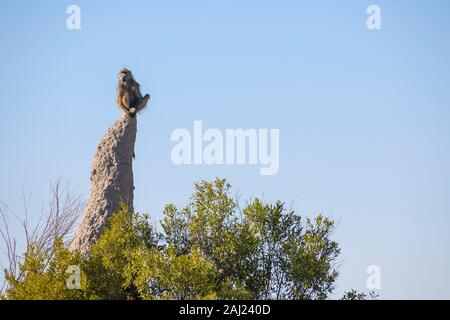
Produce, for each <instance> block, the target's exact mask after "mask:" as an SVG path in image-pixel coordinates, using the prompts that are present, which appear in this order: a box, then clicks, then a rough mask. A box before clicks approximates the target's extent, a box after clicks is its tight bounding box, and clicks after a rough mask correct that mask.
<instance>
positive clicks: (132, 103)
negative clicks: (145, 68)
mask: <svg viewBox="0 0 450 320" xmlns="http://www.w3.org/2000/svg"><path fill="white" fill-rule="evenodd" d="M149 99H150V95H149V94H146V95H145V96H142V95H141V90H140V89H139V83H137V82H136V80H134V78H133V74H132V73H131V71H130V70H128V69H127V68H122V69H121V70H120V72H119V85H118V86H117V105H118V106H119V108H120V109H122V110H123V111H125V112H126V113H127V114H129V115H131V116H134V115H135V114H136V113H138V112H139V111H141V110H142V109H144V108H145V106H146V105H147V102H148V100H149Z"/></svg>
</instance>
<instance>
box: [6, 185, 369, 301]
mask: <svg viewBox="0 0 450 320" xmlns="http://www.w3.org/2000/svg"><path fill="white" fill-rule="evenodd" d="M230 188H231V186H230V185H229V184H228V183H227V181H226V180H225V179H219V178H217V179H216V180H214V181H212V182H208V181H201V182H199V183H196V184H195V192H194V193H193V195H192V196H191V198H190V200H189V203H188V205H186V206H185V207H182V208H178V207H176V206H175V205H173V204H168V205H167V206H166V207H165V210H164V212H163V218H162V220H161V228H157V227H154V226H153V225H152V224H151V223H150V217H149V215H146V214H142V215H140V214H138V213H135V212H130V211H129V210H128V208H126V207H125V206H122V209H121V210H120V211H118V212H116V213H115V214H114V215H112V216H111V217H110V219H109V223H108V227H107V228H105V230H104V231H103V233H102V235H101V237H100V238H99V240H98V241H97V242H96V243H95V244H94V245H92V247H91V253H90V256H88V257H83V256H81V255H79V254H77V253H74V252H70V251H69V250H68V248H67V247H66V246H65V245H64V244H63V242H62V241H61V239H58V238H55V241H54V246H53V250H50V251H49V250H46V251H43V250H41V248H40V247H39V245H37V244H30V245H29V246H28V249H27V251H26V253H25V254H24V256H23V259H22V260H21V262H20V266H19V272H18V273H17V274H10V273H8V272H6V280H7V284H8V288H7V290H6V292H5V295H4V297H3V298H5V299H326V298H328V297H329V295H330V294H331V293H332V292H333V290H334V285H335V281H336V279H337V277H338V270H337V267H336V262H337V258H338V256H339V253H340V248H339V245H338V243H337V242H335V241H334V240H332V233H333V230H334V227H335V223H334V221H333V220H331V219H329V218H326V217H324V216H322V215H318V216H316V217H315V218H314V219H309V218H305V219H304V218H301V217H300V216H299V215H297V214H296V213H295V212H294V210H288V209H287V208H286V207H285V204H284V203H282V202H276V203H273V204H271V203H266V202H265V201H263V200H261V199H259V198H254V199H251V200H250V201H248V202H247V203H246V205H245V206H244V207H243V208H241V207H240V205H239V203H238V201H237V200H236V199H235V198H233V197H232V196H231V190H230ZM159 229H160V230H159ZM71 266H75V267H76V268H78V269H79V270H80V273H79V275H80V279H79V286H78V287H77V288H73V287H71V286H70V285H68V282H69V281H72V280H71V279H73V274H72V273H71V272H70V270H71V269H70V268H71ZM71 277H72V278H71ZM364 297H365V296H364V295H363V294H358V293H357V292H356V291H350V292H349V293H347V294H346V295H344V297H343V298H345V299H358V298H364Z"/></svg>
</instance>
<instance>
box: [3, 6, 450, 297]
mask: <svg viewBox="0 0 450 320" xmlns="http://www.w3.org/2000/svg"><path fill="white" fill-rule="evenodd" d="M70 4H77V5H79V6H80V8H81V27H82V28H81V30H78V31H69V30H67V29H66V18H67V14H66V8H67V6H68V5H70ZM370 4H377V5H379V6H380V7H381V13H382V29H381V30H380V31H369V30H368V29H367V28H366V17H367V15H366V8H367V6H368V5H370ZM449 35H450V2H449V1H444V0H443V1H425V0H423V1H406V0H405V1H401V0H397V1H381V0H373V1H362V0H361V1H356V0H355V1H331V0H328V1H298V0H296V1H261V0H258V1H206V0H205V1H189V3H188V2H187V1H70V2H69V1H9V2H8V3H6V2H2V4H1V5H0V39H1V43H2V44H1V51H0V57H1V59H0V67H1V71H2V76H1V77H0V88H1V89H0V90H1V97H2V99H1V107H0V108H1V109H0V110H1V117H0V146H1V150H2V154H1V166H0V201H3V202H5V203H7V204H8V205H10V206H11V207H12V208H13V209H15V210H16V211H17V212H20V210H19V209H20V202H19V198H20V193H21V188H22V186H24V187H25V189H26V190H28V191H31V192H32V193H33V200H34V205H35V207H36V208H37V209H39V208H40V206H41V205H42V204H44V203H45V199H46V197H47V195H48V189H49V183H50V182H51V181H52V180H54V179H55V178H56V177H58V176H61V177H63V178H64V179H66V180H69V181H72V182H74V183H76V184H78V185H79V189H80V191H81V192H82V193H83V195H84V196H85V197H87V194H88V191H89V171H90V167H91V161H92V157H93V154H94V151H95V147H96V145H97V143H98V142H99V140H100V138H101V137H102V136H103V134H104V133H105V131H106V129H107V128H108V127H109V126H110V125H111V124H112V123H113V122H114V121H115V119H116V118H117V117H118V116H119V115H120V113H119V110H117V108H116V106H115V88H116V74H117V72H118V70H119V68H120V67H122V66H127V67H129V68H130V69H131V70H133V71H134V73H135V76H136V78H137V80H138V81H139V82H140V83H141V87H142V89H143V91H145V92H149V93H151V95H152V100H151V103H150V108H149V110H147V111H146V112H144V113H143V114H142V115H141V116H140V117H139V121H138V127H139V129H138V130H139V132H138V137H137V144H136V157H137V159H136V162H135V166H134V172H135V186H136V192H135V207H136V209H137V210H139V211H141V212H143V211H146V212H150V213H152V214H153V215H154V217H155V220H156V219H158V218H159V217H160V216H161V211H162V209H163V206H164V204H166V203H168V202H174V203H175V204H178V205H184V204H186V202H187V197H188V195H189V194H190V193H191V192H192V189H193V188H192V184H193V182H194V181H196V180H199V179H203V178H204V179H212V178H213V177H214V176H221V177H226V178H228V179H229V181H230V182H231V183H232V184H233V186H234V187H235V190H236V191H239V192H240V193H241V194H242V198H243V199H247V198H249V197H251V196H261V195H264V197H265V199H267V200H277V199H280V200H284V201H286V202H287V203H289V204H291V203H292V206H293V207H294V208H296V209H298V210H299V212H300V213H302V214H303V215H305V216H313V215H315V214H317V213H323V214H325V215H328V216H331V217H333V218H334V219H336V220H338V221H339V227H338V229H337V232H336V235H335V237H336V239H337V240H338V241H339V242H340V244H341V246H342V256H341V258H342V259H341V262H342V267H341V268H340V271H341V276H340V278H339V281H338V287H337V290H336V293H337V295H339V294H340V293H342V291H344V290H346V289H349V288H356V289H359V290H362V291H367V289H366V287H365V283H366V278H367V275H366V273H365V272H366V267H367V266H368V265H372V264H376V265H379V266H380V267H381V271H382V280H381V281H382V290H381V291H380V294H381V297H382V298H386V299H390V298H450V271H449V270H450V250H449V249H450V232H449V227H450V90H449V84H450V41H449ZM194 120H202V121H203V124H204V126H205V127H206V128H212V127H214V128H219V129H222V130H225V129H226V128H267V129H270V128H279V129H280V142H281V146H280V148H281V150H280V171H279V174H278V175H275V176H260V175H259V169H258V167H253V166H175V165H173V164H172V162H171V160H170V151H171V148H172V147H173V145H174V143H173V142H171V141H170V134H171V132H172V131H173V130H174V129H177V128H188V129H190V130H192V126H193V121H194Z"/></svg>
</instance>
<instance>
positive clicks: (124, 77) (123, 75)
mask: <svg viewBox="0 0 450 320" xmlns="http://www.w3.org/2000/svg"><path fill="white" fill-rule="evenodd" d="M130 78H131V72H130V71H129V70H121V71H120V73H119V81H120V82H127V81H128V80H129V79H130Z"/></svg>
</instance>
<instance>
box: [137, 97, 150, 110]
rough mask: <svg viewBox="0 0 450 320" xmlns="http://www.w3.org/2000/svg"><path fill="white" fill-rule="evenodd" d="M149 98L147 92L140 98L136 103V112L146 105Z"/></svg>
mask: <svg viewBox="0 0 450 320" xmlns="http://www.w3.org/2000/svg"><path fill="white" fill-rule="evenodd" d="M149 99H150V95H149V94H146V95H145V96H144V97H143V98H142V99H141V101H140V102H139V105H138V107H137V111H136V112H139V111H141V110H142V109H144V108H145V106H146V105H147V102H148V100H149Z"/></svg>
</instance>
